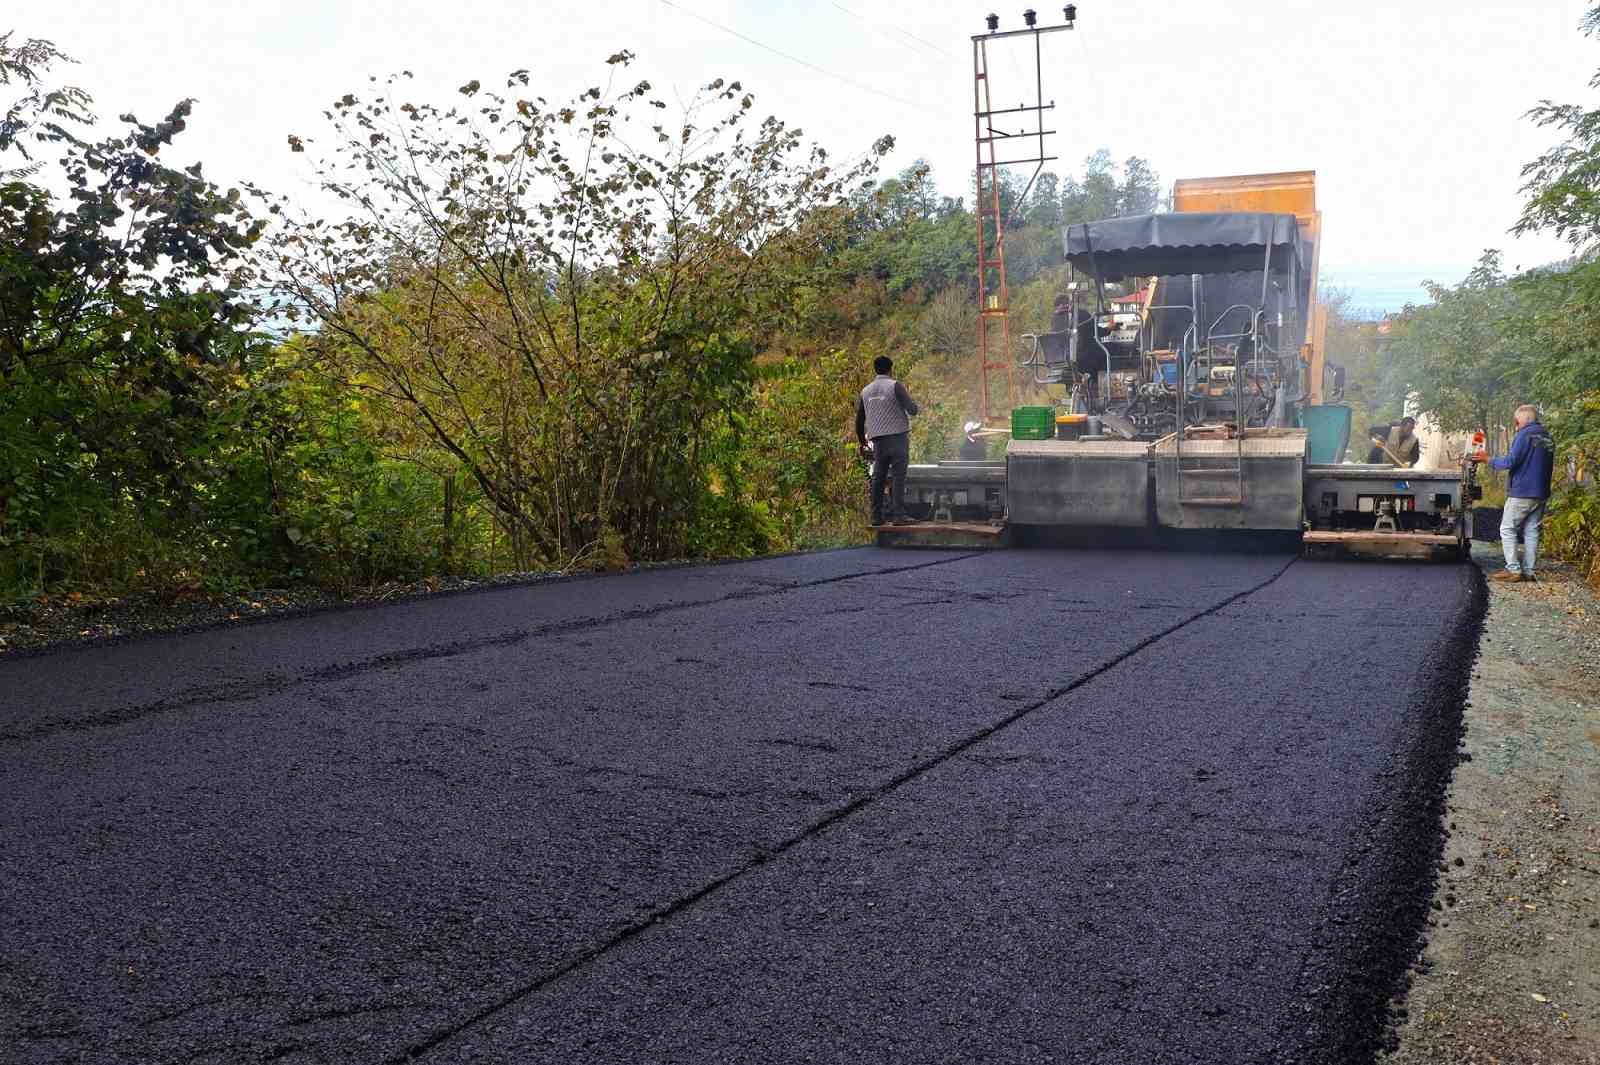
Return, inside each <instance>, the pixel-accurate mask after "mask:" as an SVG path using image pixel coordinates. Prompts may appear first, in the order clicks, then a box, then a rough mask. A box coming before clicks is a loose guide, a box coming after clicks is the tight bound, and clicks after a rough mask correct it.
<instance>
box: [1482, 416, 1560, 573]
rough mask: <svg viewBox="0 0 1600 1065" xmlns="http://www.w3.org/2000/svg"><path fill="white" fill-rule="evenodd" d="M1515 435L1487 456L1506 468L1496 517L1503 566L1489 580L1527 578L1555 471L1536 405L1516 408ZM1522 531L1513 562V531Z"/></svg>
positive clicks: (1552, 444) (1552, 446)
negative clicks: (1502, 503)
mask: <svg viewBox="0 0 1600 1065" xmlns="http://www.w3.org/2000/svg"><path fill="white" fill-rule="evenodd" d="M1516 421H1517V435H1516V436H1515V437H1514V438H1513V439H1512V441H1511V451H1510V452H1509V453H1508V454H1506V455H1503V456H1501V457H1499V458H1492V459H1490V460H1489V465H1490V466H1493V467H1494V468H1495V469H1497V470H1510V471H1511V479H1510V481H1509V483H1507V485H1506V508H1505V511H1504V512H1503V516H1502V517H1501V518H1500V546H1501V547H1502V548H1504V549H1505V553H1506V568H1505V571H1504V572H1502V573H1496V574H1495V575H1494V576H1493V577H1490V578H1489V579H1490V580H1493V581H1531V580H1533V565H1534V563H1535V562H1536V561H1538V558H1539V526H1540V525H1541V524H1543V522H1544V506H1545V501H1546V500H1548V499H1549V498H1550V477H1551V474H1553V473H1554V472H1555V457H1556V451H1555V442H1554V441H1553V440H1551V439H1550V434H1549V433H1548V432H1546V431H1545V427H1544V426H1542V425H1540V424H1539V408H1538V407H1535V406H1534V405H1533V404H1531V403H1524V404H1523V405H1522V406H1520V407H1518V408H1517V413H1516ZM1519 529H1520V530H1521V531H1522V563H1521V565H1518V563H1517V531H1518V530H1519Z"/></svg>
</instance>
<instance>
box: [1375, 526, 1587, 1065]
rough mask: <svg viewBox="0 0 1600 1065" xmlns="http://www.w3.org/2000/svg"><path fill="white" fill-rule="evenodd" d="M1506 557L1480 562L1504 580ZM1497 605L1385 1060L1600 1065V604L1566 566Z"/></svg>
mask: <svg viewBox="0 0 1600 1065" xmlns="http://www.w3.org/2000/svg"><path fill="white" fill-rule="evenodd" d="M1497 548H1498V545H1480V546H1479V547H1478V548H1477V551H1476V552H1475V558H1474V560H1475V561H1476V562H1477V563H1478V564H1479V565H1480V566H1482V567H1484V568H1485V569H1486V570H1488V571H1490V572H1492V571H1493V569H1494V568H1496V567H1497V565H1498V562H1497V559H1498V550H1497ZM1490 596H1491V598H1490V606H1489V614H1488V619H1487V622H1486V627H1485V630H1484V637H1483V641H1482V644H1481V649H1480V654H1479V658H1478V662H1477V665H1476V667H1475V669H1474V672H1473V677H1472V685H1471V689H1470V696H1469V699H1470V701H1469V702H1468V704H1467V707H1466V711H1465V725H1466V738H1465V747H1464V753H1465V758H1464V760H1463V761H1462V763H1461V764H1460V765H1459V766H1458V767H1457V769H1456V772H1455V776H1454V780H1453V783H1452V786H1451V789H1450V793H1449V796H1448V799H1447V807H1446V815H1445V816H1446V822H1447V823H1446V825H1445V827H1446V829H1447V838H1446V842H1445V849H1444V854H1443V859H1442V864H1441V871H1440V875H1439V884H1438V891H1437V894H1436V896H1435V898H1434V902H1433V910H1434V912H1433V915H1432V917H1431V918H1430V920H1429V924H1430V928H1429V929H1428V945H1427V948H1426V951H1425V952H1424V954H1423V956H1422V958H1421V959H1420V960H1419V962H1418V963H1417V965H1416V966H1415V968H1414V971H1413V974H1412V978H1413V983H1412V987H1411V991H1410V994H1409V995H1408V996H1407V998H1406V1000H1405V1001H1404V1003H1403V1004H1397V1017H1398V1021H1399V1024H1398V1037H1399V1045H1398V1049H1397V1050H1395V1051H1394V1052H1393V1053H1392V1054H1390V1055H1388V1056H1387V1057H1386V1058H1385V1059H1384V1060H1385V1062H1386V1065H1433V1063H1445V1062H1449V1063H1451V1065H1519V1063H1524V1062H1527V1063H1533V1062H1539V1063H1555V1065H1594V1063H1597V1062H1600V902H1597V900H1600V816H1597V811H1600V599H1597V597H1596V596H1595V594H1594V593H1593V592H1592V591H1591V590H1590V589H1589V588H1588V587H1587V586H1585V584H1584V583H1583V581H1582V580H1581V579H1580V578H1579V576H1578V575H1577V574H1576V573H1575V572H1573V571H1572V570H1571V569H1570V568H1569V567H1563V566H1559V565H1554V566H1551V567H1549V568H1548V569H1546V570H1545V571H1543V572H1542V573H1541V575H1540V580H1539V581H1538V582H1537V583H1534V584H1509V585H1507V584H1493V583H1491V585H1490Z"/></svg>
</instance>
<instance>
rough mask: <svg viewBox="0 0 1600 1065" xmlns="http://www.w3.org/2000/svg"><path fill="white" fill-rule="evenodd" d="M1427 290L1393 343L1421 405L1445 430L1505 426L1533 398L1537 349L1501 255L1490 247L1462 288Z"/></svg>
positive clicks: (1407, 314)
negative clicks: (1532, 374)
mask: <svg viewBox="0 0 1600 1065" xmlns="http://www.w3.org/2000/svg"><path fill="white" fill-rule="evenodd" d="M1427 289H1428V294H1429V295H1430V296H1432V297H1433V302H1432V303H1429V304H1427V305H1425V306H1422V307H1408V308H1407V309H1406V311H1405V313H1404V314H1403V315H1402V316H1401V317H1400V319H1399V322H1398V324H1397V326H1396V335H1395V339H1394V342H1393V344H1392V356H1393V358H1394V359H1395V361H1396V362H1397V363H1398V364H1399V365H1400V366H1401V367H1403V368H1404V369H1405V371H1406V372H1407V374H1408V382H1409V384H1410V386H1411V389H1412V390H1413V391H1414V393H1415V394H1416V397H1417V401H1418V405H1419V406H1420V408H1421V409H1422V410H1424V411H1428V412H1429V413H1431V414H1433V415H1434V416H1435V417H1436V418H1438V420H1439V425H1440V427H1441V428H1443V429H1444V430H1445V431H1447V432H1457V431H1470V430H1473V429H1479V428H1485V427H1488V426H1492V425H1503V424H1506V423H1508V422H1509V421H1510V416H1511V412H1512V410H1514V409H1515V407H1516V406H1517V405H1518V404H1519V403H1523V402H1526V398H1525V397H1527V396H1528V395H1529V390H1528V385H1529V372H1528V371H1529V367H1530V365H1531V363H1532V360H1533V356H1534V349H1533V348H1532V347H1531V346H1530V338H1529V336H1528V334H1527V333H1525V332H1524V331H1522V330H1521V329H1519V328H1518V325H1519V323H1520V322H1521V321H1522V320H1523V316H1524V313H1525V308H1524V306H1523V302H1522V300H1521V298H1520V293H1519V291H1518V290H1517V289H1516V288H1515V287H1514V286H1512V285H1510V284H1508V283H1507V279H1506V276H1505V273H1504V272H1503V271H1502V270H1501V267H1500V256H1499V253H1498V252H1494V251H1488V252H1485V253H1484V255H1483V258H1482V259H1481V260H1479V262H1478V265H1477V266H1476V267H1474V268H1473V270H1472V272H1471V273H1469V274H1468V275H1467V277H1466V280H1464V281H1462V282H1461V283H1460V284H1459V285H1456V286H1454V287H1451V288H1446V287H1444V286H1443V285H1439V284H1435V283H1433V282H1428V284H1427Z"/></svg>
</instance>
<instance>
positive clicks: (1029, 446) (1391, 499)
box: [878, 171, 1477, 558]
mask: <svg viewBox="0 0 1600 1065" xmlns="http://www.w3.org/2000/svg"><path fill="white" fill-rule="evenodd" d="M1172 199H1173V208H1174V209H1173V210H1172V211H1170V212H1163V213H1154V214H1143V215H1135V216H1129V217H1119V218H1109V219H1104V220H1101V221H1095V222H1087V223H1074V224H1071V225H1068V226H1066V227H1064V230H1063V233H1062V239H1063V251H1064V254H1065V258H1066V262H1067V264H1068V266H1069V268H1070V279H1069V281H1068V284H1067V287H1066V291H1065V292H1063V293H1062V294H1061V295H1060V297H1058V299H1057V301H1056V313H1055V314H1053V315H1052V322H1051V325H1050V328H1049V329H1047V330H1044V331H1042V332H1040V333H1035V334H1025V335H1024V336H1023V337H1022V338H1021V339H1022V341H1023V344H1024V352H1023V354H1022V356H1021V358H1020V359H1019V362H1020V364H1021V366H1020V368H1021V370H1022V371H1023V372H1025V373H1027V374H1031V376H1032V383H1033V385H1034V389H1035V391H1036V392H1037V393H1040V394H1043V395H1045V396H1048V397H1050V403H1049V405H1048V407H1049V409H1048V411H1046V410H1044V409H1043V405H1041V404H1035V405H1034V406H1031V407H1026V408H1021V409H1019V410H1018V411H1017V412H1015V413H1014V415H1013V434H1012V439H1011V440H1010V441H1009V442H1008V444H1007V447H1006V454H1005V458H1004V459H1003V460H1001V461H947V462H936V463H925V464H917V465H913V466H912V467H911V468H910V470H909V471H908V475H907V478H906V496H907V499H908V501H910V504H911V505H912V507H913V508H914V513H916V515H917V516H919V517H922V518H924V519H926V521H925V524H924V525H922V526H920V527H919V526H909V527H902V528H895V529H880V530H878V538H879V541H880V542H881V543H884V544H888V545H906V546H919V545H927V546H952V545H954V546H963V545H983V544H1000V543H1009V542H1020V543H1028V542H1046V541H1052V540H1054V541H1060V540H1062V539H1064V538H1065V537H1064V536H1063V534H1071V537H1070V539H1072V540H1073V542H1088V543H1104V544H1107V545H1110V544H1118V545H1126V544H1130V543H1139V542H1144V543H1152V544H1157V545H1162V544H1172V543H1178V542H1182V541H1183V540H1184V539H1186V538H1187V539H1190V540H1193V539H1195V537H1196V536H1197V535H1199V534H1207V535H1211V536H1213V537H1214V535H1215V534H1231V533H1244V534H1263V535H1268V536H1279V537H1287V538H1292V539H1294V540H1295V541H1297V543H1298V545H1299V547H1300V548H1301V549H1302V550H1304V551H1305V552H1306V553H1307V554H1311V555H1321V554H1360V555H1384V556H1406V557H1432V558H1460V557H1463V556H1464V554H1465V552H1466V550H1467V542H1466V537H1467V521H1466V518H1467V513H1466V502H1467V501H1469V500H1470V498H1471V497H1472V496H1473V495H1474V493H1475V492H1476V491H1477V488H1476V485H1475V484H1474V482H1473V478H1474V467H1473V465H1472V464H1471V463H1470V462H1467V461H1465V460H1463V461H1462V462H1461V463H1460V464H1459V465H1458V466H1455V467H1451V468H1445V469H1435V470H1416V469H1404V468H1397V467H1394V466H1386V465H1369V464H1355V463H1348V462H1345V461H1343V459H1344V456H1345V451H1346V448H1347V446H1348V442H1349V433H1350V414H1351V412H1350V408H1349V407H1347V406H1345V405H1343V404H1342V403H1340V402H1339V400H1340V399H1341V398H1342V388H1343V375H1342V371H1340V370H1339V368H1338V367H1336V366H1331V365H1329V364H1328V363H1327V361H1326V358H1325V352H1324V346H1323V341H1324V336H1325V332H1326V325H1327V318H1326V311H1325V309H1324V308H1323V307H1321V306H1320V305H1319V303H1318V300H1317V280H1318V268H1319V256H1320V251H1321V235H1322V214H1321V212H1320V211H1319V210H1318V209H1317V205H1316V175H1315V172H1313V171H1293V172H1285V173H1272V174H1249V175H1239V176H1229V177H1210V178H1191V179H1185V180H1180V181H1178V182H1177V183H1176V184H1175V185H1174V187H1173V198H1172ZM1114 289H1115V290H1126V291H1118V292H1113V291H1112V290H1114ZM1023 415H1026V416H1025V417H1024V416H1023ZM1052 424H1053V426H1054V432H1053V433H1052V432H1041V431H1040V428H1039V427H1040V426H1041V425H1045V426H1049V425H1052ZM1024 428H1025V429H1026V432H1024Z"/></svg>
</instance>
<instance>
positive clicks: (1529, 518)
mask: <svg viewBox="0 0 1600 1065" xmlns="http://www.w3.org/2000/svg"><path fill="white" fill-rule="evenodd" d="M1543 521H1544V500H1542V499H1524V498H1521V497H1519V496H1512V497H1511V498H1510V499H1508V500H1506V509H1505V510H1504V511H1503V512H1502V513H1501V516H1500V546H1501V547H1503V548H1504V549H1505V552H1506V571H1507V572H1508V573H1521V574H1522V575H1523V576H1524V577H1531V576H1533V564H1534V563H1535V562H1537V561H1538V559H1539V525H1540V524H1541V523H1542V522H1543ZM1518 529H1521V530H1522V565H1521V567H1520V568H1519V567H1518V565H1517V530H1518Z"/></svg>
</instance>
